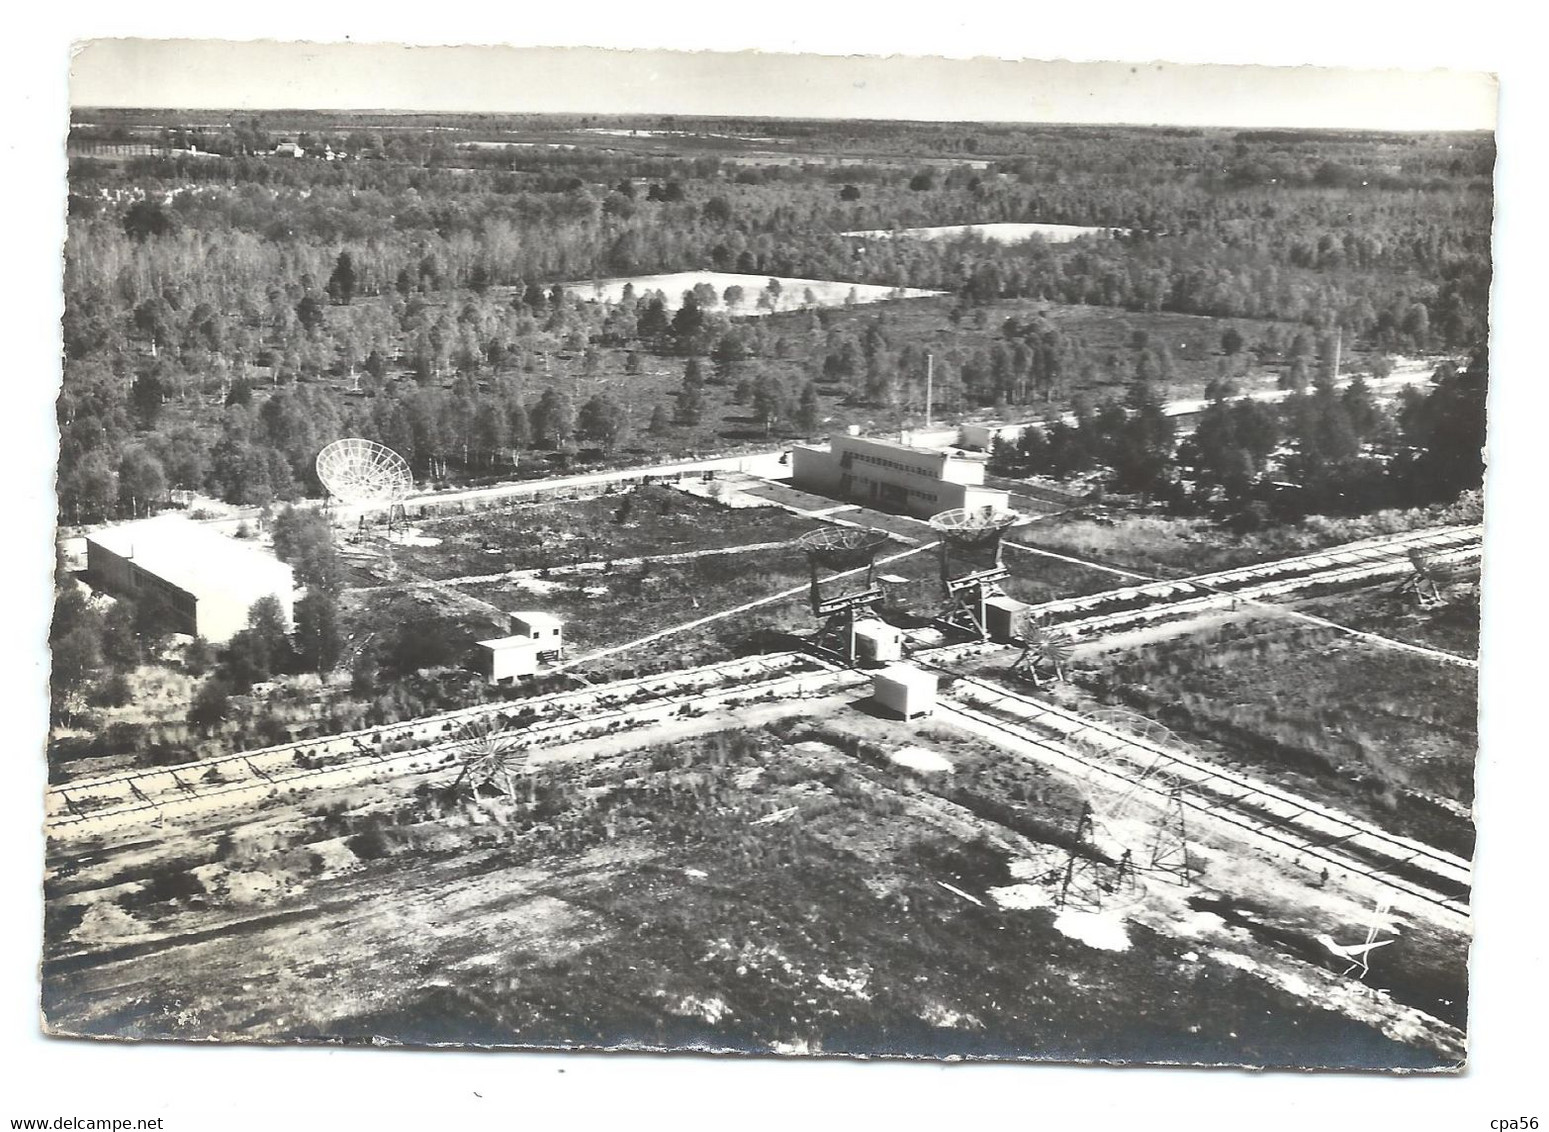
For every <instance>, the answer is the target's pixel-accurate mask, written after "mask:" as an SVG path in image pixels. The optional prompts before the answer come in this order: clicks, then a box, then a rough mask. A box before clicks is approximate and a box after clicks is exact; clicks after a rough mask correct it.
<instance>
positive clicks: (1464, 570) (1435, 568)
mask: <svg viewBox="0 0 1549 1132" xmlns="http://www.w3.org/2000/svg"><path fill="white" fill-rule="evenodd" d="M1409 562H1410V564H1411V565H1412V566H1413V567H1414V572H1413V573H1411V574H1410V575H1409V576H1408V577H1407V578H1405V579H1404V580H1403V581H1402V582H1400V583H1399V587H1398V591H1397V592H1398V594H1399V596H1400V597H1408V598H1412V599H1413V600H1414V602H1415V603H1416V604H1417V605H1419V607H1420V608H1421V609H1438V608H1440V607H1441V606H1444V605H1447V604H1449V603H1450V602H1451V601H1452V600H1453V598H1454V597H1455V596H1457V594H1458V593H1459V592H1461V591H1463V590H1464V589H1465V588H1467V587H1471V586H1473V585H1477V584H1478V576H1479V566H1478V563H1477V562H1447V561H1443V560H1442V557H1441V556H1440V555H1438V554H1434V553H1432V554H1427V553H1425V552H1424V551H1422V550H1419V549H1418V548H1415V549H1411V550H1410V551H1409Z"/></svg>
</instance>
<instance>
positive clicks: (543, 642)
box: [511, 610, 565, 660]
mask: <svg viewBox="0 0 1549 1132" xmlns="http://www.w3.org/2000/svg"><path fill="white" fill-rule="evenodd" d="M511 634H512V635H511V639H512V640H516V639H518V638H520V639H522V640H525V641H531V642H532V643H533V644H535V645H536V646H537V647H538V659H539V660H548V659H551V658H552V659H558V658H559V657H561V656H563V655H564V652H565V623H564V622H563V621H561V620H560V619H559V618H558V617H555V616H554V615H553V614H552V613H542V612H539V611H536V610H524V611H522V612H519V613H513V614H511Z"/></svg>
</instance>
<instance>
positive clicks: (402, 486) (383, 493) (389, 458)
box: [317, 436, 414, 531]
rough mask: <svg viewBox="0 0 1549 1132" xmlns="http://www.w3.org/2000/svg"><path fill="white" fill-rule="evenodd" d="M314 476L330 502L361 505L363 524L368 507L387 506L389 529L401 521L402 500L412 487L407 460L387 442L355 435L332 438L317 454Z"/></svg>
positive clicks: (361, 520)
mask: <svg viewBox="0 0 1549 1132" xmlns="http://www.w3.org/2000/svg"><path fill="white" fill-rule="evenodd" d="M317 478H318V480H319V482H321V483H322V485H323V490H324V491H326V492H327V493H328V496H327V502H328V503H329V504H331V503H332V502H333V501H334V500H335V499H337V500H339V501H340V502H341V503H344V504H347V505H349V506H352V507H359V508H361V509H362V513H361V516H360V525H361V526H362V527H364V526H365V525H366V515H365V512H366V511H367V510H375V509H378V508H386V510H387V528H388V530H389V531H391V530H392V529H393V527H394V526H395V525H396V524H397V523H398V522H400V521H402V519H403V517H404V512H403V501H404V500H405V499H406V498H408V495H409V492H410V491H411V490H413V488H414V474H413V472H412V471H411V470H410V468H409V462H408V461H407V460H405V459H404V458H403V457H402V456H400V455H399V454H398V453H397V452H394V451H393V450H392V449H391V448H388V447H387V446H386V445H382V444H378V443H377V442H376V441H374V440H366V439H364V438H362V437H358V436H348V437H345V438H344V439H343V440H335V441H334V442H333V443H332V444H330V445H328V446H327V447H326V448H324V449H323V450H322V451H321V452H319V453H318V454H317Z"/></svg>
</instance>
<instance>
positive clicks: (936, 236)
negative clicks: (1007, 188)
mask: <svg viewBox="0 0 1549 1132" xmlns="http://www.w3.org/2000/svg"><path fill="white" fill-rule="evenodd" d="M1123 233H1124V229H1122V228H1093V227H1091V226H1089V225H1084V224H1014V223H994V224H959V225H952V224H946V225H940V226H937V227H930V228H900V229H897V230H893V229H888V228H870V229H867V230H865V231H860V232H842V233H840V234H841V235H844V236H858V237H864V238H867V239H885V238H897V239H901V240H955V239H957V238H959V237H961V236H967V235H974V236H978V237H980V238H982V239H985V240H991V241H993V242H995V243H997V244H1025V243H1027V241H1028V240H1033V239H1038V240H1043V241H1044V242H1046V243H1050V244H1068V243H1069V242H1070V241H1071V240H1078V239H1080V238H1081V237H1082V236H1117V235H1122V234H1123Z"/></svg>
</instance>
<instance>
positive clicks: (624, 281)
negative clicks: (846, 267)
mask: <svg viewBox="0 0 1549 1132" xmlns="http://www.w3.org/2000/svg"><path fill="white" fill-rule="evenodd" d="M771 283H778V284H779V287H778V289H777V290H771V289H770V284H771ZM700 284H705V285H708V286H709V287H711V288H713V289H714V291H715V295H716V301H715V302H714V303H710V304H705V305H706V307H707V308H708V309H710V310H724V311H726V313H727V314H732V315H757V314H773V313H776V312H780V311H795V310H806V309H810V308H814V307H843V306H858V305H864V304H866V303H880V302H882V301H884V300H887V299H924V298H929V297H931V296H934V295H940V294H942V292H940V291H923V290H920V289H918V288H914V287H884V286H881V285H878V284H874V283H845V282H842V281H837V280H829V279H792V278H789V277H780V276H769V275H739V274H737V273H735V272H729V271H676V272H672V273H671V274H668V275H630V276H617V277H614V278H611V279H578V280H572V281H571V282H569V283H558V284H555V286H558V287H563V288H564V289H565V290H566V291H569V292H570V293H571V294H573V295H575V296H576V298H578V299H583V300H586V301H588V302H599V303H616V302H618V301H620V299H622V298H623V295H624V288H625V287H629V288H631V289H632V293H633V294H634V295H636V296H644V295H648V294H650V293H652V292H653V291H660V292H661V293H662V305H663V306H664V307H665V308H666V309H667V310H677V309H678V307H680V306H682V304H683V292H685V291H691V290H693V289H694V288H695V287H696V286H698V285H700ZM728 287H741V288H742V290H743V293H744V297H743V299H742V301H741V302H740V303H738V304H737V305H736V306H727V305H726V304H725V303H724V302H723V301H722V299H721V296H723V295H724V294H725V293H726V289H727V288H728ZM765 295H768V300H767V302H766V301H765V300H764V296H765Z"/></svg>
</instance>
